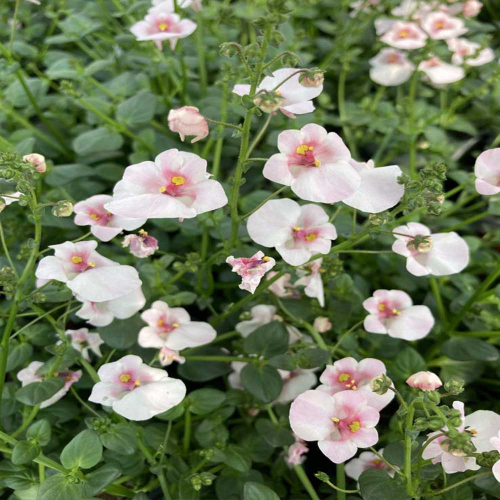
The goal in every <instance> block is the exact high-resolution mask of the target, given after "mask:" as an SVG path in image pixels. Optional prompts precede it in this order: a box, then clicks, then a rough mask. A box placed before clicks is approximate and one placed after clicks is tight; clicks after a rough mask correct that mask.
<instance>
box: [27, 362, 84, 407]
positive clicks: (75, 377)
mask: <svg viewBox="0 0 500 500" xmlns="http://www.w3.org/2000/svg"><path fill="white" fill-rule="evenodd" d="M42 366H43V363H42V362H41V361H32V362H31V363H30V364H29V365H28V366H27V367H26V368H24V369H23V370H20V371H19V372H18V374H17V379H18V380H19V381H20V382H21V383H22V386H23V387H26V386H27V385H29V384H33V383H37V382H41V381H42V380H44V376H43V375H38V374H37V371H38V370H39V369H40V368H41V367H42ZM54 376H57V377H58V378H62V379H64V381H65V382H64V386H63V388H62V389H60V390H59V391H57V392H56V393H55V394H54V395H53V396H51V397H50V398H49V399H46V400H45V401H43V402H42V403H41V405H40V408H47V407H48V406H51V405H53V404H54V403H57V402H58V401H59V400H60V399H62V398H63V397H64V396H66V394H67V393H68V391H69V389H70V387H71V386H72V385H73V384H74V383H75V382H78V381H79V380H80V377H81V376H82V372H81V370H78V371H76V372H72V371H66V372H59V373H57V375H56V374H54Z"/></svg>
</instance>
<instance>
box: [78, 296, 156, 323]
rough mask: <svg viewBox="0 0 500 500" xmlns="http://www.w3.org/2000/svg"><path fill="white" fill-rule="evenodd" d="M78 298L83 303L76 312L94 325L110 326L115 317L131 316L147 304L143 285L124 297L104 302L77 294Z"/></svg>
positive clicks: (125, 317)
mask: <svg viewBox="0 0 500 500" xmlns="http://www.w3.org/2000/svg"><path fill="white" fill-rule="evenodd" d="M76 299H77V300H79V301H80V302H82V303H83V304H82V307H81V309H79V310H78V311H77V312H76V313H75V314H76V315H77V316H78V317H79V318H82V319H85V320H87V323H90V324H91V325H93V326H108V325H110V324H111V323H112V322H113V320H114V319H115V318H117V319H128V318H131V317H132V316H133V315H134V314H135V313H136V312H138V311H140V310H141V309H142V308H143V307H144V304H146V298H145V297H144V294H143V293H142V290H141V287H139V288H136V289H135V290H132V291H131V292H129V293H128V294H126V295H124V296H123V297H118V298H117V299H114V300H107V301H104V302H91V301H89V300H85V299H83V298H82V297H80V296H79V295H77V296H76Z"/></svg>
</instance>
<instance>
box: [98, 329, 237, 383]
mask: <svg viewBox="0 0 500 500" xmlns="http://www.w3.org/2000/svg"><path fill="white" fill-rule="evenodd" d="M101 330H102V329H101ZM225 354H226V353H225V352H224V351H223V350H222V349H219V348H218V347H204V348H201V349H197V350H196V355H197V356H198V355H200V356H203V355H208V356H224V355H225ZM230 371H231V365H230V363H223V362H214V363H212V362H210V363H207V362H206V361H187V362H186V363H184V364H183V365H180V366H179V367H178V368H177V373H178V374H179V375H180V377H181V378H185V379H187V380H192V381H194V382H207V381H208V380H212V379H214V378H218V377H221V376H222V375H226V374H227V373H229V372H230Z"/></svg>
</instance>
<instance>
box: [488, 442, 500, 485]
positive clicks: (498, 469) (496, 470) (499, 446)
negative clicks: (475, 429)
mask: <svg viewBox="0 0 500 500" xmlns="http://www.w3.org/2000/svg"><path fill="white" fill-rule="evenodd" d="M490 444H491V446H492V448H493V449H494V450H496V451H498V452H500V432H499V433H498V436H494V437H492V438H490ZM491 471H492V472H493V475H494V476H495V479H496V480H497V481H498V482H499V483H500V460H497V461H496V462H495V464H494V465H493V468H492V469H491Z"/></svg>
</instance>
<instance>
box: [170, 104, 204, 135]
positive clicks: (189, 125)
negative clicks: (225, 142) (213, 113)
mask: <svg viewBox="0 0 500 500" xmlns="http://www.w3.org/2000/svg"><path fill="white" fill-rule="evenodd" d="M168 127H169V129H170V130H171V131H172V132H176V133H178V134H179V135H180V137H181V141H183V142H184V139H185V137H186V136H187V135H189V136H195V138H194V139H193V140H192V141H191V143H193V142H196V141H199V140H200V139H204V138H205V137H207V135H208V133H209V130H208V123H207V120H206V118H205V117H204V116H203V115H202V114H200V112H199V110H198V108H195V107H194V106H183V107H182V108H179V109H171V110H170V111H169V112H168Z"/></svg>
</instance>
